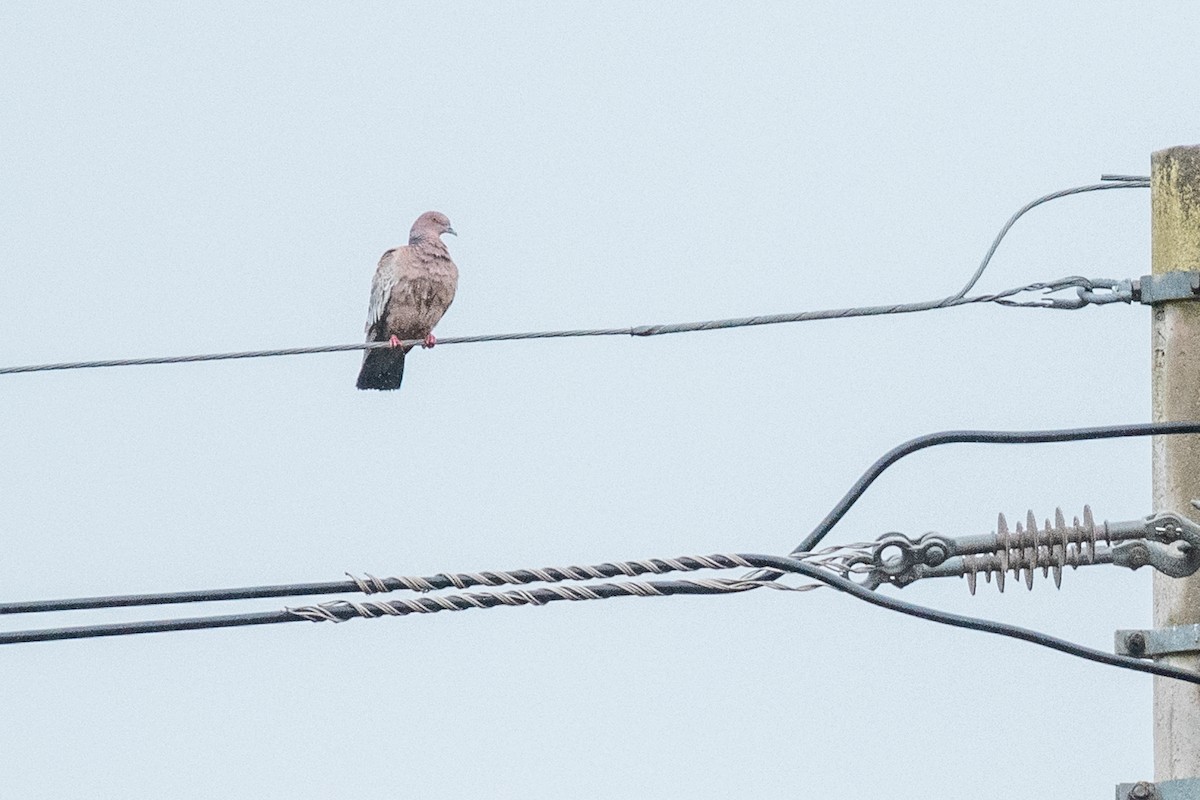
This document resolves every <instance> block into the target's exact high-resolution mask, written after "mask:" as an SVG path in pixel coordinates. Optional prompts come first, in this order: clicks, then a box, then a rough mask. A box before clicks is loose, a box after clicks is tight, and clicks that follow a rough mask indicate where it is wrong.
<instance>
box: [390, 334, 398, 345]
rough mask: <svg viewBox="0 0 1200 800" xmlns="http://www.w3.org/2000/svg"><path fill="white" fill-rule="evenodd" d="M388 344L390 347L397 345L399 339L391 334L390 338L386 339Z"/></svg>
mask: <svg viewBox="0 0 1200 800" xmlns="http://www.w3.org/2000/svg"><path fill="white" fill-rule="evenodd" d="M388 344H390V345H391V346H392V347H399V346H400V340H399V339H397V338H396V337H395V336H394V335H393V336H392V338H390V339H388Z"/></svg>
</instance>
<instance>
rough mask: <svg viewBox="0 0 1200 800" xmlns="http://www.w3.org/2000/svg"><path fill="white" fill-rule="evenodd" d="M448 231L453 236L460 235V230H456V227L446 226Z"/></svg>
mask: <svg viewBox="0 0 1200 800" xmlns="http://www.w3.org/2000/svg"><path fill="white" fill-rule="evenodd" d="M446 233H448V234H450V235H451V236H458V231H456V230H454V228H446Z"/></svg>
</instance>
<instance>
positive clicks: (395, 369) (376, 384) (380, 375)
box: [357, 347, 404, 389]
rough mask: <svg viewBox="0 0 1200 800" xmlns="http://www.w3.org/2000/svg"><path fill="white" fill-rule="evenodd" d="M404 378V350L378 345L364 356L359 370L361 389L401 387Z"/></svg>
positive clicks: (359, 386) (359, 385)
mask: <svg viewBox="0 0 1200 800" xmlns="http://www.w3.org/2000/svg"><path fill="white" fill-rule="evenodd" d="M403 378H404V351H403V350H392V349H388V348H385V347H377V348H375V349H372V350H368V351H367V352H366V355H364V356H363V365H362V369H361V370H359V371H358V384H357V385H358V388H360V389H399V388H400V381H401V380H402V379H403Z"/></svg>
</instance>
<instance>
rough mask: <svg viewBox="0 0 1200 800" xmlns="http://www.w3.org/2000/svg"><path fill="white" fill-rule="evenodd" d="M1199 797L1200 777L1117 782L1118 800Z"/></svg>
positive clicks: (1192, 798) (1165, 799)
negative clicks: (1155, 781)
mask: <svg viewBox="0 0 1200 800" xmlns="http://www.w3.org/2000/svg"><path fill="white" fill-rule="evenodd" d="M1197 797H1200V778H1180V779H1179V780H1174V781H1159V782H1158V783H1151V782H1150V781H1138V782H1137V783H1118V784H1117V800H1196V798H1197Z"/></svg>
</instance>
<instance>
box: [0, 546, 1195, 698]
mask: <svg viewBox="0 0 1200 800" xmlns="http://www.w3.org/2000/svg"><path fill="white" fill-rule="evenodd" d="M738 557H739V558H740V559H742V560H744V561H746V562H748V563H750V564H753V565H754V566H756V567H760V568H766V569H768V570H770V571H774V572H780V573H784V572H786V573H796V574H800V575H804V576H806V577H809V578H812V579H813V580H817V581H820V582H821V583H823V584H826V585H828V586H830V587H832V588H834V589H837V590H838V591H841V592H845V593H846V594H849V595H852V596H854V597H857V598H858V599H860V600H865V601H866V602H868V603H871V604H872V605H876V606H880V607H882V608H887V609H889V610H892V611H898V612H900V613H902V614H907V615H909V616H914V617H918V618H920V619H925V620H929V621H931V622H938V623H941V624H944V625H950V626H953V627H958V628H967V629H970V630H977V631H982V632H984V633H992V634H997V635H1000V636H1007V637H1011V638H1014V639H1020V640H1022V641H1026V642H1031V643H1033V644H1037V645H1040V646H1042V647H1048V648H1051V649H1053V650H1058V651H1060V652H1063V653H1066V654H1068V655H1073V656H1077V657H1079V658H1084V659H1087V660H1089V661H1095V662H1097V663H1101V664H1108V665H1111V666H1115V667H1120V668H1122V669H1128V670H1133V671H1136V672H1145V673H1149V674H1152V675H1160V676H1162V677H1167V678H1175V679H1177V680H1182V681H1186V682H1189V683H1195V684H1200V673H1194V672H1191V671H1189V670H1184V669H1180V668H1178V667H1172V666H1169V665H1167V664H1158V663H1155V662H1152V661H1142V660H1140V659H1136V658H1131V657H1129V656H1120V655H1115V654H1113V653H1106V652H1104V651H1103V650H1096V649H1094V648H1091V647H1086V646H1084V645H1081V644H1076V643H1075V642H1070V641H1067V640H1066V639H1060V638H1058V637H1056V636H1051V635H1050V634H1046V633H1042V632H1040V631H1032V630H1029V629H1027V628H1021V627H1019V626H1016V625H1009V624H1008V623H1004V622H997V621H994V620H987V619H980V618H976V617H968V616H964V615H961V614H953V613H950V612H947V611H941V610H939V609H935V608H929V607H926V606H921V605H917V604H915V603H909V602H906V601H904V600H900V599H898V598H895V597H891V596H888V595H883V594H879V593H878V592H873V591H871V590H870V589H867V588H864V587H862V586H859V585H858V584H856V583H854V582H853V581H851V580H847V579H846V578H843V577H841V576H839V575H834V574H832V573H830V572H827V571H826V570H823V569H821V568H820V567H816V566H813V565H811V564H806V563H804V562H803V561H797V560H796V559H792V558H785V557H780V556H763V555H757V554H738ZM765 587H770V588H780V589H787V590H795V589H797V588H800V587H792V586H785V585H783V584H779V583H776V582H774V581H749V580H745V579H741V580H716V579H698V580H679V581H630V582H624V583H603V584H588V585H583V586H551V587H544V588H537V589H516V590H512V591H507V592H473V593H469V594H461V595H440V596H425V597H419V598H416V599H412V600H407V599H406V600H393V601H386V602H385V601H364V602H358V603H351V602H348V601H339V602H335V603H325V604H322V605H320V606H305V607H300V608H295V609H284V610H282V611H268V612H260V613H254V614H231V615H223V616H212V617H194V618H187V619H171V620H152V621H147V622H125V623H115V624H110V625H92V626H78V627H73V628H51V629H43V630H29V631H13V632H8V633H0V644H16V643H20V642H36V641H52V640H61V639H83V638H92V637H98V636H126V635H131V634H137V633H153V632H162V631H177V630H198V629H204V628H225V627H235V626H244V625H270V624H277V623H283V622H300V621H305V620H307V621H315V622H320V621H335V620H336V621H344V620H348V619H353V618H355V617H367V618H370V617H379V616H407V615H409V614H413V613H436V612H438V611H465V610H467V609H469V608H495V607H497V606H501V605H545V604H546V603H551V602H555V601H559V600H572V601H579V600H599V599H606V598H612V597H665V596H670V595H679V594H729V593H737V592H745V591H750V590H752V589H758V588H765Z"/></svg>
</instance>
